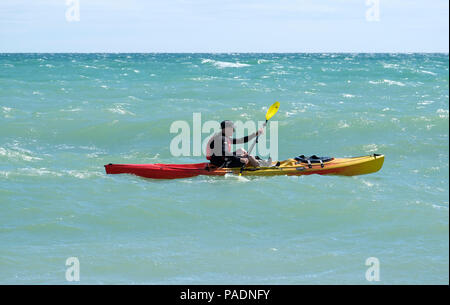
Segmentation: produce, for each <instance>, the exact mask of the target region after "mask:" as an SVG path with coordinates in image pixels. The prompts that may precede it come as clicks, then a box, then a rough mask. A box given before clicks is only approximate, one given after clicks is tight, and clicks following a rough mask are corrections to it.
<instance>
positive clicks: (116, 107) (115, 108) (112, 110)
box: [108, 104, 136, 115]
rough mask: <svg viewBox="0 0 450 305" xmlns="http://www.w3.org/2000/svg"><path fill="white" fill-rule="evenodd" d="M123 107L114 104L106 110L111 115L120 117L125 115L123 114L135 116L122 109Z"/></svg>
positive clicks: (122, 105)
mask: <svg viewBox="0 0 450 305" xmlns="http://www.w3.org/2000/svg"><path fill="white" fill-rule="evenodd" d="M123 107H124V104H115V107H114V108H108V111H111V112H113V113H118V114H122V115H125V114H129V115H136V114H134V113H133V112H131V111H128V110H126V109H124V108H123Z"/></svg>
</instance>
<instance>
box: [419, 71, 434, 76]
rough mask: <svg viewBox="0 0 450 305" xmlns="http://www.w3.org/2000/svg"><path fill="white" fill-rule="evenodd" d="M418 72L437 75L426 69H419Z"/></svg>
mask: <svg viewBox="0 0 450 305" xmlns="http://www.w3.org/2000/svg"><path fill="white" fill-rule="evenodd" d="M419 72H422V73H424V74H430V75H437V73H434V72H431V71H426V70H420V71H419Z"/></svg>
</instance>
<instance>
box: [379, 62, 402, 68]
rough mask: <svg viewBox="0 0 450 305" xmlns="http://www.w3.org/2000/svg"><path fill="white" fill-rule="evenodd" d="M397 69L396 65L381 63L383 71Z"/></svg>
mask: <svg viewBox="0 0 450 305" xmlns="http://www.w3.org/2000/svg"><path fill="white" fill-rule="evenodd" d="M398 67H399V65H398V64H386V63H383V68H385V69H397V68H398Z"/></svg>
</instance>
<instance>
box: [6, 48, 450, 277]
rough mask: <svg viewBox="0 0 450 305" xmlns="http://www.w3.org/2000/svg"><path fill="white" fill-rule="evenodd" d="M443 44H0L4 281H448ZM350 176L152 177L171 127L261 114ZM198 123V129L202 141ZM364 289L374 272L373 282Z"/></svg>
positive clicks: (293, 144) (292, 150) (287, 145)
mask: <svg viewBox="0 0 450 305" xmlns="http://www.w3.org/2000/svg"><path fill="white" fill-rule="evenodd" d="M448 68H449V57H448V54H90V55H88V54H0V126H1V128H0V244H1V247H0V283H3V284H5V283H18V284H38V283H51V284H53V283H58V284H59V283H61V284H64V283H68V282H67V281H66V279H65V271H66V268H67V267H66V266H65V261H66V259H67V258H68V257H72V256H74V257H77V258H78V259H79V261H80V277H81V281H80V283H84V284H91V283H139V284H140V283H149V284H153V283H157V284H199V283H211V284H231V283H233V284H247V283H253V284H262V283H264V284H268V283H271V284H316V283H320V284H370V282H368V281H367V280H366V279H365V273H366V270H367V268H368V266H366V265H365V261H366V259H367V258H368V257H376V258H378V259H379V262H380V282H379V283H381V284H423V283H425V284H432V283H433V284H448V283H449V271H448V270H449V174H448V171H449V142H448V141H449V87H448V82H449V69H448ZM274 101H280V102H281V108H280V111H279V113H278V114H277V115H276V117H274V120H278V125H279V128H278V129H279V140H278V142H279V143H278V151H279V157H280V159H286V158H289V157H293V156H296V155H299V154H305V155H311V154H318V155H328V156H359V155H365V154H371V153H383V154H385V155H386V159H385V163H384V166H383V169H382V170H381V171H380V172H378V173H375V174H371V175H367V176H358V177H325V176H324V177H322V176H316V175H314V176H305V177H285V176H282V177H271V178H251V179H245V178H239V177H234V176H227V177H196V178H190V179H183V180H171V181H152V180H146V179H142V178H138V177H134V176H131V175H111V176H109V175H108V176H107V175H105V173H104V168H103V165H104V164H107V163H110V162H112V163H157V162H160V163H175V162H178V163H191V162H192V163H194V162H202V161H203V160H204V158H203V157H189V156H183V157H180V158H175V157H173V156H172V155H171V153H170V150H169V145H170V141H171V139H172V138H173V137H174V135H173V134H170V133H169V128H170V125H171V123H172V122H173V121H175V120H186V121H188V122H191V121H192V113H193V112H200V113H201V114H202V120H204V121H206V120H222V119H230V120H256V121H257V120H262V119H263V118H264V114H265V111H266V109H267V108H266V107H267V106H268V105H271V104H272V103H273V102H274ZM206 137H207V134H204V135H203V138H206ZM372 283H373V282H372Z"/></svg>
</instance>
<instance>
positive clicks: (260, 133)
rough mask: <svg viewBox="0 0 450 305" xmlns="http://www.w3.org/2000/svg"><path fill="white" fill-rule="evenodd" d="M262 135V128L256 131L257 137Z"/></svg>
mask: <svg viewBox="0 0 450 305" xmlns="http://www.w3.org/2000/svg"><path fill="white" fill-rule="evenodd" d="M262 134H264V128H262V127H261V128H260V129H258V136H260V135H262Z"/></svg>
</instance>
